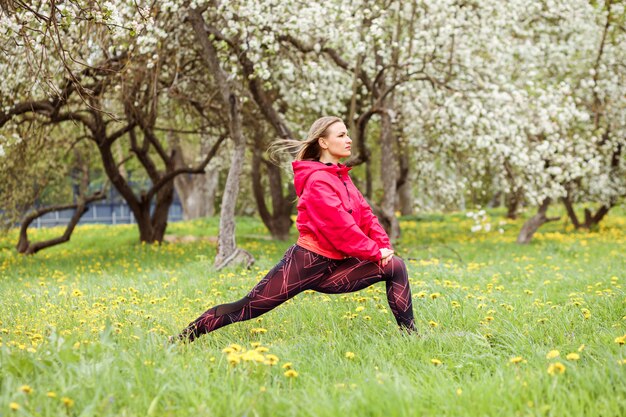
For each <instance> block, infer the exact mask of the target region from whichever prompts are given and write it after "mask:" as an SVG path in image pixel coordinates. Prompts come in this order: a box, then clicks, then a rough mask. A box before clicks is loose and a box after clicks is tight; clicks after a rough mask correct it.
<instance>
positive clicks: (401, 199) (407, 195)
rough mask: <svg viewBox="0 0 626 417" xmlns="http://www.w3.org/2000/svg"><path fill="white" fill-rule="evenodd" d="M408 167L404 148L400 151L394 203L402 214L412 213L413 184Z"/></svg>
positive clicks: (407, 158)
mask: <svg viewBox="0 0 626 417" xmlns="http://www.w3.org/2000/svg"><path fill="white" fill-rule="evenodd" d="M409 167H410V164H409V157H408V152H407V150H406V149H402V150H401V152H400V176H399V178H398V181H397V183H396V186H397V189H398V198H397V201H396V203H397V204H396V205H397V206H398V209H399V210H400V213H401V214H402V215H403V216H411V215H413V214H414V207H413V205H414V202H413V184H411V182H410V181H409Z"/></svg>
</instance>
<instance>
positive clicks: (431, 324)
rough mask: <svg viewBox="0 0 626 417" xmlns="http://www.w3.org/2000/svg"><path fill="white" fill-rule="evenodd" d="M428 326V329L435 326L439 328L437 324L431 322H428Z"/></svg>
mask: <svg viewBox="0 0 626 417" xmlns="http://www.w3.org/2000/svg"><path fill="white" fill-rule="evenodd" d="M428 325H429V326H430V327H437V326H439V323H437V322H436V321H433V320H431V321H429V322H428Z"/></svg>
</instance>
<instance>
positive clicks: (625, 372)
mask: <svg viewBox="0 0 626 417" xmlns="http://www.w3.org/2000/svg"><path fill="white" fill-rule="evenodd" d="M489 215H490V217H489V219H488V221H489V222H490V224H491V225H492V227H491V230H490V231H488V232H485V231H484V230H483V231H479V232H475V233H473V232H471V231H470V229H471V227H472V226H473V225H474V221H473V220H472V219H470V218H468V217H467V216H466V214H465V213H453V214H446V215H440V214H424V215H419V216H414V217H406V218H402V219H401V227H402V230H403V235H402V238H401V241H400V242H399V243H398V244H397V246H396V252H397V253H398V254H399V255H400V256H402V257H403V258H404V259H405V261H406V263H407V266H408V269H409V273H410V276H411V285H412V291H413V307H414V312H415V318H416V323H417V326H418V328H419V335H417V334H404V333H402V332H400V331H398V329H397V326H396V325H395V321H394V320H393V316H392V315H391V312H390V311H389V308H388V305H387V301H386V297H385V286H384V284H383V283H378V284H376V285H374V286H372V287H370V288H368V289H366V290H363V291H361V292H357V293H350V294H344V295H325V294H319V293H314V292H305V293H302V294H300V295H298V296H297V297H296V298H294V299H293V300H290V301H288V302H287V303H285V304H284V305H282V306H280V307H279V308H277V309H276V310H274V311H272V312H270V313H268V314H265V315H263V316H261V317H259V318H257V319H254V320H250V321H247V322H243V323H236V324H234V325H231V326H228V327H226V328H223V329H221V330H218V331H216V332H214V333H212V334H209V335H205V336H203V337H202V338H201V339H199V340H198V341H196V342H195V343H193V344H174V345H169V344H167V343H166V339H167V336H168V335H173V334H176V333H177V332H178V331H179V330H181V329H182V328H183V327H184V326H185V325H187V324H188V323H189V322H190V321H191V320H193V319H194V318H196V317H197V316H198V315H199V314H200V313H202V312H203V311H205V310H206V309H207V308H209V307H211V306H213V305H215V304H217V303H223V302H230V301H234V300H236V299H239V298H241V297H242V296H244V295H245V294H246V293H247V291H248V290H249V289H250V288H251V287H252V286H253V285H254V284H255V283H256V282H257V281H258V280H259V279H260V278H262V277H263V276H264V275H265V274H266V273H267V271H268V270H269V269H270V268H271V267H272V266H273V265H274V264H275V263H276V262H278V260H279V259H280V258H281V256H282V254H283V252H284V251H285V250H286V249H287V248H288V247H289V246H290V245H291V244H292V243H293V242H294V241H295V239H296V235H295V230H294V231H293V234H292V239H291V241H290V242H277V241H272V240H270V239H268V236H269V234H268V233H267V232H266V230H265V228H264V226H263V224H262V223H261V222H260V221H259V220H257V219H254V218H240V219H238V222H237V235H238V238H237V241H238V244H239V245H240V246H242V247H243V248H245V249H247V250H248V251H250V252H251V253H252V254H253V255H254V256H255V257H256V263H255V264H254V265H253V266H252V267H251V269H249V270H246V269H236V268H232V269H228V270H223V271H220V272H216V271H215V270H214V269H213V267H212V260H213V257H214V255H215V252H216V243H215V239H214V237H215V236H216V234H217V226H218V219H216V218H211V219H202V220H195V221H189V222H181V223H175V224H170V225H169V228H168V234H173V235H176V236H197V237H198V238H199V239H198V240H195V241H193V242H187V243H183V242H180V243H169V244H167V243H166V244H163V245H160V246H158V245H142V244H139V243H137V230H136V228H135V227H134V226H131V225H128V226H114V227H110V226H96V225H94V226H82V227H79V228H77V230H76V231H75V234H74V236H73V237H72V240H71V242H69V243H68V244H65V245H62V246H58V247H55V248H52V249H50V250H46V251H43V252H41V253H39V254H37V255H35V256H31V257H24V256H19V255H17V254H16V252H15V250H14V249H13V245H14V243H15V241H16V236H15V232H12V233H10V234H9V235H8V236H6V237H3V238H0V294H1V296H2V301H1V305H0V416H63V415H68V416H189V415H196V416H270V415H271V416H296V415H297V416H337V415H341V416H385V417H392V416H413V415H414V416H496V415H497V416H503V415H504V416H604V417H607V416H623V415H626V344H625V343H626V294H625V292H624V285H625V280H626V273H625V271H626V256H624V254H625V253H626V250H625V248H626V245H625V243H626V212H625V210H624V209H623V208H616V209H615V210H613V211H612V212H611V213H610V214H609V216H608V217H607V218H606V220H605V221H604V222H603V223H602V224H601V226H600V228H599V229H598V230H595V231H591V232H590V231H575V230H573V229H572V228H571V226H570V225H568V224H567V223H566V222H563V221H560V222H554V223H550V224H547V225H545V226H544V227H543V228H541V229H540V231H539V232H538V233H537V235H536V236H535V238H534V240H533V242H532V243H531V244H530V245H527V246H520V245H517V244H516V243H515V238H516V236H517V232H518V231H519V228H520V226H521V224H522V222H523V219H520V220H517V221H506V220H503V218H502V217H501V215H502V213H501V212H499V211H494V212H489ZM55 233H56V234H58V233H59V229H56V230H54V229H53V230H50V229H46V230H33V231H32V232H31V234H32V238H33V239H40V238H44V237H46V236H51V235H52V234H55Z"/></svg>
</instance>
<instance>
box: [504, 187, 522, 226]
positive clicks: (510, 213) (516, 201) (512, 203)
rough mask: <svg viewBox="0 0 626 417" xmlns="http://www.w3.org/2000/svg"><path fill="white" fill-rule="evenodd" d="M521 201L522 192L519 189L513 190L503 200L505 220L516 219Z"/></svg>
mask: <svg viewBox="0 0 626 417" xmlns="http://www.w3.org/2000/svg"><path fill="white" fill-rule="evenodd" d="M521 201H522V192H521V190H520V189H517V190H515V191H514V192H512V193H511V194H508V195H507V196H506V198H505V204H506V218H507V219H511V220H515V219H517V215H518V211H519V205H520V203H521Z"/></svg>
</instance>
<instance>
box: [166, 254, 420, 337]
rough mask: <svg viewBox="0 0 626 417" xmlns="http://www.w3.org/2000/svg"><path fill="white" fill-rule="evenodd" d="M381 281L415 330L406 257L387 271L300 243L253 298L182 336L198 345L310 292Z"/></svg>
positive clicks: (211, 315) (396, 311) (211, 314)
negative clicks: (202, 338) (201, 338)
mask: <svg viewBox="0 0 626 417" xmlns="http://www.w3.org/2000/svg"><path fill="white" fill-rule="evenodd" d="M379 281H385V282H386V285H387V300H388V302H389V307H390V308H391V311H392V313H393V315H394V316H395V318H396V321H397V322H398V325H399V326H401V327H402V328H405V329H407V330H410V331H412V330H415V324H414V321H413V305H412V302H411V288H410V287H409V280H408V276H407V271H406V266H405V265H404V262H403V261H402V259H400V258H397V257H395V256H394V257H393V258H392V259H391V261H390V262H389V263H388V264H387V265H386V266H385V267H384V268H381V267H379V266H378V265H377V264H376V263H374V262H370V261H360V260H358V259H356V258H346V259H341V260H336V259H329V258H326V257H324V256H321V255H318V254H316V253H314V252H311V251H309V250H307V249H304V248H302V247H300V246H298V245H294V246H292V247H291V248H289V250H287V252H286V253H285V256H284V257H283V259H282V260H281V261H280V262H279V263H278V264H277V265H276V266H275V267H274V268H273V269H272V270H271V271H270V272H269V273H268V274H267V275H266V276H265V277H264V278H263V279H261V281H259V282H258V284H256V285H255V286H254V288H253V289H252V291H250V293H248V295H247V296H245V297H244V298H242V299H241V300H239V301H235V302H234V303H229V304H221V305H218V306H216V307H213V308H211V309H209V310H207V311H206V312H204V314H202V315H201V316H200V317H198V318H197V319H196V320H194V321H193V322H191V323H190V324H189V326H187V327H186V328H185V329H184V330H183V331H182V332H181V334H180V335H179V336H178V337H179V339H181V340H189V341H193V340H194V339H195V338H197V337H198V336H200V335H202V334H204V333H209V332H212V331H213V330H216V329H219V328H220V327H223V326H226V325H228V324H231V323H235V322H238V321H244V320H250V319H252V318H255V317H258V316H260V315H261V314H264V313H267V312H268V311H270V310H272V309H273V308H274V307H277V306H278V305H280V304H282V303H284V302H285V301H287V300H289V299H290V298H292V297H294V296H296V295H297V294H298V293H300V292H302V291H305V290H315V291H318V292H322V293H327V294H339V293H347V292H353V291H359V290H362V289H363V288H366V287H369V286H370V285H372V284H374V283H376V282H379Z"/></svg>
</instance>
